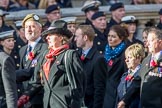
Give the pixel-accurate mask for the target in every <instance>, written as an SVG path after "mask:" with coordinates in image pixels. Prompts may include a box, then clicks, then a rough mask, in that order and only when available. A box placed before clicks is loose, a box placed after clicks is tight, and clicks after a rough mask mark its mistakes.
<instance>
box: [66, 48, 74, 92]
mask: <svg viewBox="0 0 162 108" xmlns="http://www.w3.org/2000/svg"><path fill="white" fill-rule="evenodd" d="M72 52H73V50H67V51H66V52H65V56H64V62H65V69H66V73H67V77H68V81H69V83H70V86H71V89H75V88H77V84H76V81H75V78H72V76H73V75H72V73H71V71H70V70H69V68H68V66H69V62H70V61H67V59H68V58H72Z"/></svg>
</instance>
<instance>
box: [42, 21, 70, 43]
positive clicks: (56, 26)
mask: <svg viewBox="0 0 162 108" xmlns="http://www.w3.org/2000/svg"><path fill="white" fill-rule="evenodd" d="M48 34H60V35H61V36H63V37H67V38H68V39H70V38H71V37H72V33H71V32H70V31H69V30H68V29H67V22H65V21H63V20H56V21H53V22H52V23H51V25H50V27H49V28H48V29H47V30H45V31H44V32H43V33H42V37H43V39H44V40H46V39H45V38H46V36H47V35H48Z"/></svg>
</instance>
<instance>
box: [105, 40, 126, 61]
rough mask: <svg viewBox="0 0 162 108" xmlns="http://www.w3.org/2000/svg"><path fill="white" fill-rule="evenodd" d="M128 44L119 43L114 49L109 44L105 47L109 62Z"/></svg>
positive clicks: (106, 57)
mask: <svg viewBox="0 0 162 108" xmlns="http://www.w3.org/2000/svg"><path fill="white" fill-rule="evenodd" d="M125 47H126V45H125V43H124V42H121V43H120V44H119V45H117V46H116V47H115V49H112V48H111V47H110V46H109V45H108V44H107V45H106V47H105V55H104V57H105V59H106V61H107V62H108V61H109V60H111V59H113V58H115V57H116V56H118V55H119V54H120V53H121V52H122V51H123V50H124V49H125Z"/></svg>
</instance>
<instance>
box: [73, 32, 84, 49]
mask: <svg viewBox="0 0 162 108" xmlns="http://www.w3.org/2000/svg"><path fill="white" fill-rule="evenodd" d="M75 41H76V45H77V47H79V48H83V47H84V46H85V43H86V42H85V39H84V36H83V34H82V30H81V29H77V30H76V32H75Z"/></svg>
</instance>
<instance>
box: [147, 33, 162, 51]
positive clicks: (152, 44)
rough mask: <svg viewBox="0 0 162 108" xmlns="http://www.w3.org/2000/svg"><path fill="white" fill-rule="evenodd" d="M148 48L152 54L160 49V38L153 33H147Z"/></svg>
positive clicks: (161, 41)
mask: <svg viewBox="0 0 162 108" xmlns="http://www.w3.org/2000/svg"><path fill="white" fill-rule="evenodd" d="M147 41H148V49H149V52H151V53H152V54H156V53H158V52H159V51H160V50H161V49H160V48H161V45H162V40H161V39H158V38H157V37H156V35H155V33H149V34H148V37H147Z"/></svg>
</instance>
